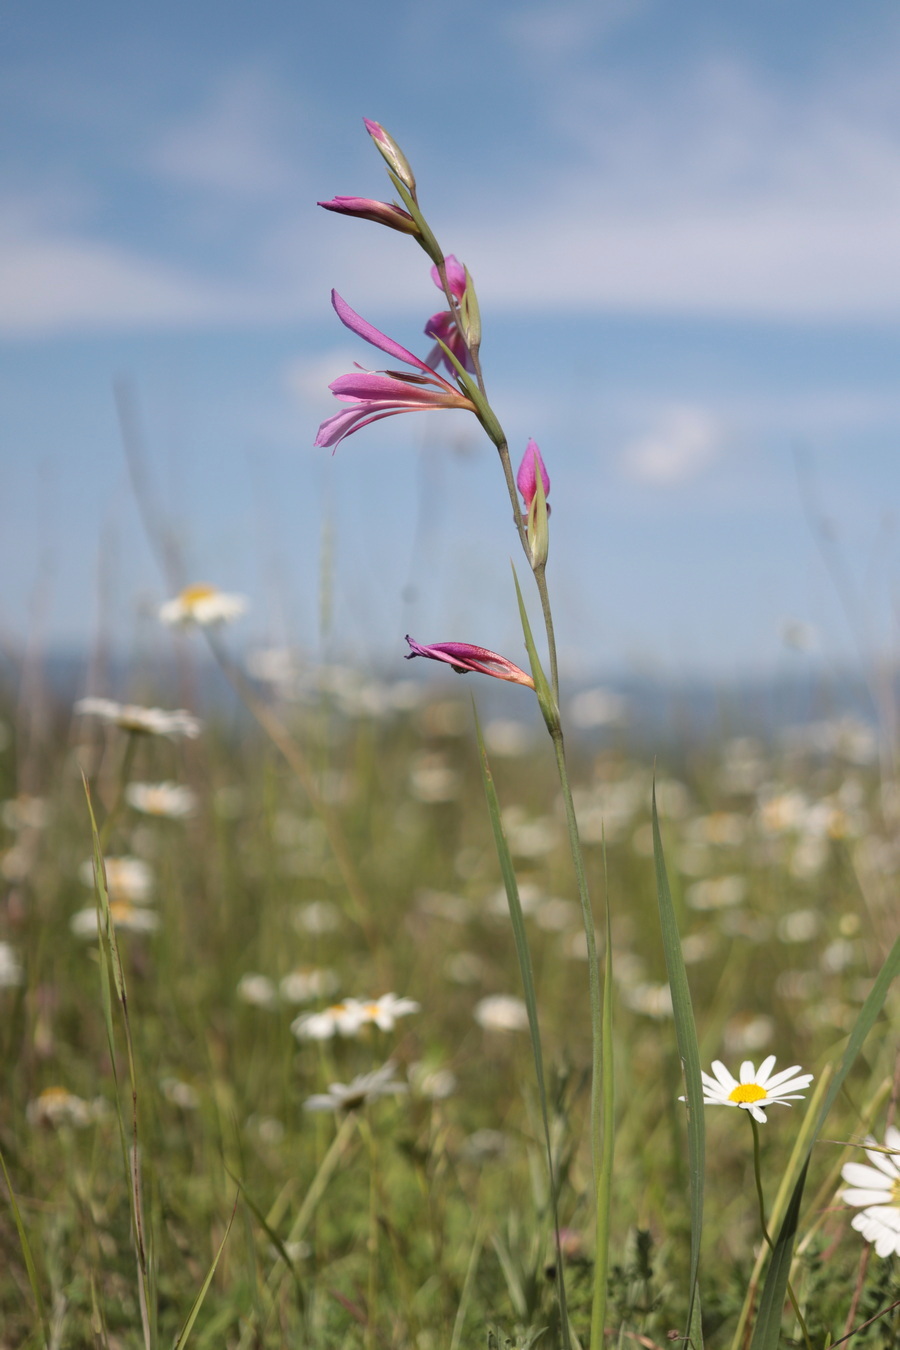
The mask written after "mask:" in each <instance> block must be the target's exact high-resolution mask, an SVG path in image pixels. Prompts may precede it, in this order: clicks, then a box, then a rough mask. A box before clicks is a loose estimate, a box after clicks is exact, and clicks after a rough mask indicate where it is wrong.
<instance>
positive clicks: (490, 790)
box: [473, 705, 570, 1350]
mask: <svg viewBox="0 0 900 1350" xmlns="http://www.w3.org/2000/svg"><path fill="white" fill-rule="evenodd" d="M473 710H474V705H473ZM474 711H475V733H476V736H477V738H478V755H479V762H480V764H481V779H482V782H483V783H484V795H485V797H486V798H487V805H488V814H489V815H490V818H491V828H492V829H493V832H494V844H495V846H496V849H497V857H498V859H499V861H500V872H501V874H502V876H503V885H504V887H505V888H506V898H507V901H508V903H509V917H510V920H511V922H512V930H513V938H514V940H515V944H516V956H517V957H518V960H519V970H520V971H521V974H522V988H523V992H524V995H525V1007H526V1009H527V1010H528V1029H529V1031H530V1033H531V1049H532V1054H533V1055H534V1068H535V1075H536V1077H537V1085H538V1096H539V1098H540V1103H541V1118H542V1120H543V1125H544V1139H545V1142H546V1147H547V1167H548V1169H549V1175H550V1200H551V1207H552V1214H553V1229H554V1235H555V1237H556V1242H557V1254H556V1255H557V1260H556V1273H557V1286H558V1290H559V1320H560V1327H561V1328H562V1337H563V1346H564V1347H566V1350H567V1348H568V1346H569V1344H570V1342H569V1315H568V1311H567V1307H566V1282H565V1274H564V1271H563V1263H562V1253H561V1252H560V1251H559V1250H558V1247H559V1217H558V1214H557V1184H556V1175H555V1168H554V1166H553V1145H552V1142H551V1139H550V1117H549V1112H548V1110H547V1089H546V1086H545V1081H544V1056H543V1052H542V1050H541V1030H540V1024H539V1022H538V1008H537V995H536V993H535V988H534V968H533V966H532V964H531V952H530V950H529V947H528V934H527V932H526V929H525V915H524V913H523V911H522V902H521V900H520V899H519V885H518V882H517V881H516V872H515V868H514V866H513V860H512V854H511V853H510V851H509V844H508V843H507V841H506V834H505V832H504V829H503V821H502V819H501V816H500V802H499V801H498V799H497V790H496V788H495V786H494V778H493V775H492V773H491V766H490V764H489V762H488V756H487V750H486V749H485V744H484V737H483V736H482V734H481V723H480V722H479V720H478V712H477V710H474Z"/></svg>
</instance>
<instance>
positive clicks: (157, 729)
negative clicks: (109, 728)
mask: <svg viewBox="0 0 900 1350" xmlns="http://www.w3.org/2000/svg"><path fill="white" fill-rule="evenodd" d="M74 711H75V712H76V713H79V714H81V715H82V716H84V717H99V718H100V719H101V721H104V722H109V723H111V724H112V725H113V726H117V727H121V728H122V730H123V731H133V732H135V733H137V734H140V735H144V736H168V737H169V738H170V739H172V740H174V739H175V738H176V737H177V736H187V737H188V738H189V739H194V738H195V737H197V736H199V735H200V729H201V726H202V723H201V722H200V721H198V719H197V718H196V717H192V716H191V714H190V713H189V712H185V710H184V708H178V709H176V710H175V711H174V712H167V711H166V710H165V709H164V708H141V707H139V706H138V705H137V704H136V703H114V702H113V701H112V699H109V698H82V699H79V700H78V702H77V703H76V704H75V709H74Z"/></svg>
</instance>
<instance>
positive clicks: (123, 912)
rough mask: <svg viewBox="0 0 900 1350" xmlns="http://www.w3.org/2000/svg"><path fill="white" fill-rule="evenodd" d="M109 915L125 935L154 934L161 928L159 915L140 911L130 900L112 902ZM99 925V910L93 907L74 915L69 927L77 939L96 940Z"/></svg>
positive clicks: (115, 926)
mask: <svg viewBox="0 0 900 1350" xmlns="http://www.w3.org/2000/svg"><path fill="white" fill-rule="evenodd" d="M109 913H110V918H111V919H112V922H113V927H114V928H117V929H118V928H121V929H122V931H123V932H125V933H153V932H155V931H156V929H157V928H158V927H159V915H158V914H154V912H153V910H152V909H139V908H138V907H137V906H136V905H133V904H131V903H130V902H129V901H128V900H111V901H110V904H109ZM98 923H99V920H98V910H97V908H96V906H93V907H91V908H90V909H80V910H79V911H78V913H77V914H73V915H72V918H71V919H70V920H69V927H70V928H71V930H72V932H73V933H74V934H75V936H76V937H83V938H95V937H96V936H97V931H98Z"/></svg>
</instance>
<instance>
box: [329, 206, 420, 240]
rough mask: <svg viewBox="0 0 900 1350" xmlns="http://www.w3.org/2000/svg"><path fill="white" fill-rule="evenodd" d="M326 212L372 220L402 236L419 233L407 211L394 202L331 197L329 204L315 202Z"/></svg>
mask: <svg viewBox="0 0 900 1350" xmlns="http://www.w3.org/2000/svg"><path fill="white" fill-rule="evenodd" d="M316 205H317V206H323V207H324V208H325V210H326V211H336V212H337V214H338V215H341V216H358V217H359V219H360V220H374V221H375V223H376V224H377V225H387V226H388V227H389V228H390V229H392V230H400V231H401V232H402V233H403V234H415V235H417V234H418V233H419V227H418V225H417V224H416V222H415V221H414V220H413V218H412V216H411V215H410V214H409V212H408V211H404V210H403V208H402V207H401V206H397V204H396V203H395V202H376V201H373V200H372V199H371V197H332V199H331V201H330V202H316Z"/></svg>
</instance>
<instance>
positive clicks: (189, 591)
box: [178, 581, 218, 606]
mask: <svg viewBox="0 0 900 1350" xmlns="http://www.w3.org/2000/svg"><path fill="white" fill-rule="evenodd" d="M217 594H218V591H217V590H216V588H215V586H210V584H209V582H208V581H200V582H198V583H197V585H196V586H185V588H184V590H183V591H182V592H181V594H180V595H179V597H178V599H179V600H180V601H181V602H182V604H184V605H188V606H191V605H196V604H197V603H198V602H199V601H201V600H211V599H212V598H213V596H214V595H217Z"/></svg>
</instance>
